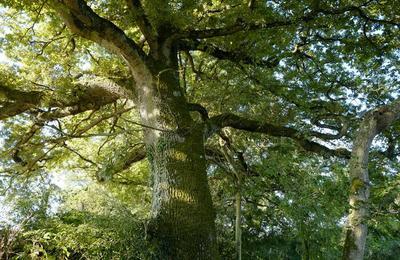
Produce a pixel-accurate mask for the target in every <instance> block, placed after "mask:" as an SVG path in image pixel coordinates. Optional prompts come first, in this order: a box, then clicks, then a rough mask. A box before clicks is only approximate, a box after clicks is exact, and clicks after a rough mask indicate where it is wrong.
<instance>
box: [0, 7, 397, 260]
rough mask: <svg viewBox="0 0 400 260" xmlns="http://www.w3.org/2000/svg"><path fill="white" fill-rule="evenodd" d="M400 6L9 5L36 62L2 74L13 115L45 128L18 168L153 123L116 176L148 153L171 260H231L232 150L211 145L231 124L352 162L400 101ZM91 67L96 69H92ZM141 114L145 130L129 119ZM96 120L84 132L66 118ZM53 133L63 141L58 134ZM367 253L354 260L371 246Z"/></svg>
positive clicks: (15, 34)
mask: <svg viewBox="0 0 400 260" xmlns="http://www.w3.org/2000/svg"><path fill="white" fill-rule="evenodd" d="M394 2H395V1H393V2H390V1H386V2H383V1H316V0H313V1H243V0H240V1H239V0H238V1H161V0H157V1H149V0H146V1H144V0H143V1H139V0H127V1H84V0H48V1H37V2H36V3H30V2H28V1H27V2H24V1H22V2H21V1H5V2H4V6H5V7H8V8H13V9H10V10H14V11H10V13H9V14H8V15H7V17H8V19H9V20H7V19H5V20H4V21H5V24H4V25H3V26H6V27H7V28H6V29H5V30H4V31H5V32H4V34H6V35H7V37H6V38H5V40H3V42H2V45H3V46H4V49H6V50H7V51H9V52H10V54H9V55H10V56H12V57H15V59H16V60H18V59H19V60H20V62H21V63H23V62H24V61H25V60H26V59H30V60H31V62H30V64H22V65H21V64H18V63H16V64H14V71H12V68H8V69H7V72H5V71H4V72H1V73H2V77H3V79H2V80H1V81H0V93H1V107H0V119H2V120H4V121H5V122H8V124H10V123H15V122H17V121H13V120H22V121H23V120H28V121H29V120H31V125H30V127H29V128H28V129H27V131H26V132H24V134H23V135H20V136H17V137H15V136H13V137H12V138H13V139H14V140H16V141H14V142H11V143H10V147H9V149H8V151H9V152H10V154H11V157H12V159H13V161H14V162H16V163H18V164H19V166H18V167H20V168H18V172H20V173H21V172H23V173H28V172H31V171H34V170H37V169H38V167H40V166H43V165H44V164H46V163H48V162H50V161H51V156H52V152H53V151H56V150H57V149H61V150H63V149H68V150H69V151H72V152H73V153H74V154H76V155H78V156H80V154H79V153H78V152H77V151H75V150H73V149H72V148H71V147H68V145H66V141H67V140H70V139H73V138H80V137H90V136H88V135H87V136H84V135H85V134H86V133H87V132H88V131H89V130H90V129H91V128H93V127H94V126H96V125H98V124H100V123H101V122H104V121H107V120H108V119H112V118H114V119H118V118H119V116H121V115H125V120H126V122H128V123H130V124H135V125H136V126H137V125H139V126H141V127H142V128H143V140H144V141H143V142H144V146H141V145H137V146H133V148H129V149H126V153H125V154H124V155H123V156H122V160H123V162H122V163H119V164H117V166H116V167H113V169H112V170H111V171H112V172H113V173H111V175H112V174H114V173H115V172H117V171H120V170H122V169H126V168H127V167H129V165H131V164H132V163H134V162H136V161H139V160H141V159H143V158H145V157H146V158H147V159H148V161H149V163H150V168H151V174H152V183H153V185H152V192H153V200H152V208H151V221H150V223H149V224H148V227H147V228H148V232H147V233H148V235H147V236H148V238H150V239H151V240H152V241H154V243H155V245H156V248H157V250H156V251H157V254H158V257H159V258H160V259H217V258H218V249H217V247H216V241H215V240H216V234H215V232H216V231H215V224H214V218H215V216H214V215H215V213H214V209H213V205H212V199H211V194H210V191H209V187H208V183H207V159H208V158H211V157H216V156H217V157H218V156H220V155H218V153H216V152H215V151H213V149H212V147H210V146H209V145H208V144H209V143H210V142H211V141H210V140H211V139H212V138H214V137H215V136H216V135H219V136H221V138H222V139H224V140H225V142H229V137H227V136H226V134H225V133H224V132H223V131H222V129H224V128H228V127H230V128H233V129H236V130H239V131H246V132H255V133H262V134H265V135H267V136H271V137H279V138H280V137H282V138H289V139H291V140H293V141H294V142H295V143H296V144H297V145H298V147H299V149H300V150H302V151H303V152H312V153H317V154H320V155H322V156H323V157H332V156H333V157H337V158H342V159H344V160H346V159H349V158H350V157H351V153H350V152H349V149H348V147H346V145H342V146H344V147H342V148H339V147H340V146H341V145H340V143H335V142H333V140H339V139H341V140H342V141H343V140H344V141H346V140H348V139H349V138H352V137H353V130H354V126H355V123H357V120H358V119H359V118H360V115H359V112H360V110H361V109H365V108H371V107H376V106H378V105H380V104H381V103H382V102H386V101H388V100H391V99H393V97H395V96H396V95H397V94H398V93H397V87H398V82H397V79H396V75H398V71H397V69H396V67H395V66H396V61H397V59H398V50H396V46H397V44H398V43H399V41H398V40H399V37H398V27H399V17H398V13H399V7H398V5H396V4H395V3H394ZM15 10H16V11H15ZM18 12H20V13H18ZM4 17H6V15H4ZM11 19H15V20H11ZM93 44H97V45H98V46H101V48H98V47H96V46H95V45H93ZM2 48H3V47H2ZM19 53H20V54H21V55H26V56H27V57H18V56H19ZM108 61H110V62H108ZM86 64H92V66H93V67H94V68H96V69H93V70H92V71H91V72H90V73H88V72H87V71H86V70H85V69H84V67H85V65H86ZM115 64H116V65H115ZM21 67H23V68H21ZM371 67H372V68H374V69H373V70H371V69H370V68H371ZM47 70H50V71H47ZM189 70H190V72H189ZM83 72H84V73H83ZM190 77H191V78H190ZM371 86H372V87H371ZM377 87H380V88H377ZM216 89H217V90H218V91H216ZM213 99H215V100H213ZM351 99H354V101H353V102H351ZM221 103H222V104H221ZM360 103H361V104H362V105H360ZM221 105H222V106H221ZM111 110H112V111H111ZM132 110H136V111H137V112H138V113H139V117H140V122H136V120H134V118H132V120H130V119H129V118H126V117H127V116H128V117H129V116H132V113H131V111H132ZM88 111H92V112H88ZM85 113H89V116H88V117H87V118H85V119H84V120H82V121H80V122H77V123H76V124H75V126H69V127H70V128H71V129H72V130H68V131H65V132H63V131H62V129H61V124H60V123H59V124H57V122H60V121H59V120H62V119H63V118H66V117H74V116H77V117H79V116H80V115H81V114H85ZM396 113H397V112H396ZM92 114H98V117H97V118H95V119H93V118H91V116H92ZM85 115H86V114H85ZM271 115H273V116H271ZM382 115H383V116H386V114H382ZM21 116H22V119H21ZM378 116H379V115H378ZM394 118H395V117H393V118H392V119H391V120H394ZM87 121H90V123H87ZM25 122H26V121H25ZM82 122H86V123H87V124H86V125H84V124H82ZM374 122H375V123H376V122H378V123H379V120H378V121H374ZM115 125H116V124H111V125H108V126H107V127H110V128H111V129H113V128H115ZM45 127H50V128H52V129H53V130H54V129H56V130H57V131H58V132H62V135H60V136H58V137H57V138H53V139H51V140H50V139H49V138H48V133H47V134H46V131H43V129H44V128H45ZM381 130H383V127H382V128H381ZM378 132H379V131H373V133H374V134H373V135H371V136H370V137H368V138H367V137H364V136H361V137H359V138H358V139H357V140H360V139H363V140H364V139H365V138H367V139H365V140H367V144H368V145H367V147H366V149H368V148H369V145H370V143H371V141H372V138H373V136H374V135H375V134H377V133H378ZM125 134H126V136H127V137H128V139H129V133H125ZM358 142H361V141H357V143H358ZM32 146H34V147H36V148H35V149H37V151H36V152H35V153H34V156H33V157H30V156H28V152H27V150H28V147H32ZM38 147H39V148H38ZM144 147H145V148H144ZM81 157H82V156H81ZM220 157H221V156H220ZM81 159H83V160H86V161H88V162H89V163H90V162H91V160H89V159H87V158H81ZM236 159H237V157H236ZM364 161H365V160H364ZM364 161H363V162H364ZM352 167H355V166H354V160H353V166H352ZM100 173H101V171H100ZM100 173H99V176H98V177H99V179H100V180H104V178H107V176H106V177H104V176H103V175H102V174H100ZM107 174H108V175H109V174H110V173H107ZM107 174H106V175H107ZM108 177H109V176H108ZM352 206H354V205H352ZM349 248H350V249H349ZM353 248H354V246H353V245H350V246H348V247H346V250H350V251H351V250H353ZM355 254H356V255H357V256H353V254H352V253H350V254H349V255H346V256H345V257H346V258H347V259H353V258H354V259H359V258H362V254H363V251H362V250H361V251H359V252H358V253H355Z"/></svg>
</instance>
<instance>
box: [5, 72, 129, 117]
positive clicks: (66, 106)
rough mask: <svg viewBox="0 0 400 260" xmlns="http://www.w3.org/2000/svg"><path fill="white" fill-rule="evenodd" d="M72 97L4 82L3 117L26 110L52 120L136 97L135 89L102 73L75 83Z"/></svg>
mask: <svg viewBox="0 0 400 260" xmlns="http://www.w3.org/2000/svg"><path fill="white" fill-rule="evenodd" d="M72 84H73V85H72V89H73V91H72V93H71V96H68V97H62V98H60V97H58V96H57V94H54V93H52V92H50V93H48V92H40V91H23V90H18V89H15V88H12V87H8V86H5V85H0V96H2V97H3V98H2V99H3V100H1V99H0V120H4V119H6V118H9V117H13V116H16V115H19V114H22V113H25V112H29V113H40V114H41V116H40V118H41V119H42V120H52V119H56V118H61V117H65V116H69V115H75V114H79V113H82V112H85V111H87V110H92V109H96V108H99V107H101V106H104V105H107V104H111V103H113V102H115V101H117V100H118V99H131V100H135V96H134V94H133V93H132V91H129V90H128V89H127V88H124V87H122V86H120V85H118V84H116V83H115V82H113V81H111V80H109V79H106V78H100V77H90V78H85V79H82V80H80V81H79V82H77V83H72Z"/></svg>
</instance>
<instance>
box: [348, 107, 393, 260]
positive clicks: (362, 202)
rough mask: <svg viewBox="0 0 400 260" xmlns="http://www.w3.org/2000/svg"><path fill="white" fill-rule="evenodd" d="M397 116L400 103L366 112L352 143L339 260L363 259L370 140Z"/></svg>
mask: <svg viewBox="0 0 400 260" xmlns="http://www.w3.org/2000/svg"><path fill="white" fill-rule="evenodd" d="M399 116H400V102H399V101H396V102H394V103H393V104H391V105H388V106H384V107H380V108H378V109H374V110H372V111H369V112H368V113H366V115H365V117H364V119H363V121H362V122H361V124H360V126H359V129H358V133H357V135H356V138H355V140H354V144H353V150H352V154H351V159H350V180H351V187H350V198H349V203H350V212H349V217H348V227H347V228H348V229H347V231H346V239H345V244H344V250H343V257H342V259H346V260H359V259H363V258H364V251H365V244H366V238H367V220H368V215H369V210H368V198H369V193H370V191H369V185H370V184H369V176H368V154H369V149H370V147H371V143H372V141H373V139H374V137H375V136H376V135H377V134H379V133H380V132H382V131H383V130H385V129H386V128H387V127H388V126H390V125H391V124H392V123H393V122H394V121H395V120H397V119H398V118H399Z"/></svg>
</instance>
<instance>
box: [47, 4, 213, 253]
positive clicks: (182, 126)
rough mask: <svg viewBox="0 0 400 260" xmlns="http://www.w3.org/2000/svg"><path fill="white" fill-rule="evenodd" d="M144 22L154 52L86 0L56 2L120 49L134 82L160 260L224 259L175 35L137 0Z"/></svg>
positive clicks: (76, 22)
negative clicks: (156, 25)
mask: <svg viewBox="0 0 400 260" xmlns="http://www.w3.org/2000/svg"><path fill="white" fill-rule="evenodd" d="M128 2H129V3H128V5H129V6H130V8H132V9H135V11H139V12H136V13H139V14H140V13H141V15H136V18H137V23H138V26H139V27H140V29H141V31H142V33H143V34H144V35H145V37H146V39H147V41H148V43H149V46H150V49H151V50H150V52H149V53H148V54H147V53H144V52H143V51H142V50H141V48H139V46H138V45H137V44H136V43H135V42H134V41H133V40H132V39H130V38H129V37H127V36H126V35H125V33H124V32H123V31H122V30H121V29H120V28H118V27H117V26H116V25H114V24H113V23H112V22H110V21H108V20H106V19H104V18H102V17H100V16H98V15H97V14H96V13H94V11H93V10H92V9H91V8H90V7H89V6H88V5H87V4H86V2H85V1H83V0H64V1H55V0H54V1H52V2H51V3H52V6H53V8H54V9H55V10H56V11H57V13H58V14H59V15H60V16H61V17H62V18H63V20H64V22H65V23H66V24H67V26H68V27H69V28H70V29H71V30H72V31H73V32H75V33H77V34H79V35H81V36H82V37H85V38H87V39H89V40H92V41H94V42H96V43H98V44H100V45H102V46H103V47H105V48H106V49H108V50H109V51H111V52H114V53H116V54H118V55H120V56H121V57H122V58H123V59H124V60H125V61H126V63H127V64H128V66H129V68H130V70H131V72H132V75H133V78H134V80H135V85H136V86H135V90H136V92H137V103H138V107H139V113H140V117H141V120H142V124H143V125H146V126H147V127H146V128H145V129H144V138H145V144H146V148H147V158H148V159H149V162H150V166H151V172H152V177H153V200H152V210H151V221H150V223H149V225H148V237H149V238H151V239H152V241H153V242H154V244H155V245H156V247H155V248H156V250H155V251H156V252H155V258H156V259H218V252H217V248H216V241H215V236H216V235H215V224H214V219H215V216H214V215H215V214H214V210H213V206H212V201H211V195H210V191H209V187H208V183H207V175H206V162H205V152H204V143H203V142H204V135H203V132H204V127H202V124H196V123H195V122H194V121H193V119H192V118H191V116H190V113H189V111H190V110H189V107H188V104H187V102H186V100H185V97H184V95H183V93H182V91H181V89H180V85H179V75H178V62H177V48H176V46H175V43H174V41H173V39H171V38H170V35H172V33H171V32H170V31H169V30H168V29H166V28H163V30H162V32H163V34H152V32H153V31H154V30H152V29H151V28H149V26H150V25H149V23H148V21H146V17H144V13H143V12H142V11H143V10H140V9H141V8H142V7H141V4H140V2H139V1H128Z"/></svg>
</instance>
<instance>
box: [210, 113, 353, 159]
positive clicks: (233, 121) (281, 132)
mask: <svg viewBox="0 0 400 260" xmlns="http://www.w3.org/2000/svg"><path fill="white" fill-rule="evenodd" d="M209 127H210V129H212V132H213V133H214V132H216V131H218V130H219V129H221V128H224V127H232V128H235V129H239V130H245V131H249V132H256V133H263V134H267V135H270V136H275V137H288V138H291V139H293V140H295V141H296V142H297V143H298V144H299V145H300V146H301V147H302V148H303V149H304V150H306V151H309V152H313V153H318V154H321V155H323V156H336V157H341V158H345V159H349V158H350V151H348V150H347V149H330V148H328V147H326V146H324V145H322V144H319V143H317V142H314V141H312V140H309V138H308V136H306V135H304V134H303V133H301V132H300V131H298V130H296V129H293V128H290V127H285V126H277V125H273V124H269V123H263V122H260V121H257V120H252V119H248V118H244V117H240V116H238V115H234V114H231V113H225V114H221V115H218V116H214V117H211V118H210V120H209ZM309 135H310V136H313V137H318V138H321V139H322V138H324V137H331V136H328V135H325V134H322V133H319V132H315V131H312V132H310V133H309ZM325 139H331V138H325Z"/></svg>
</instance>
